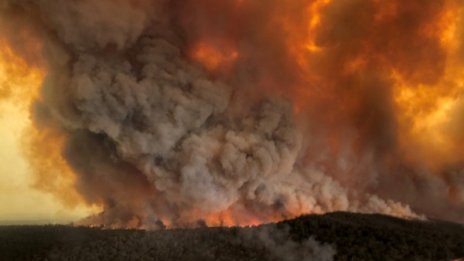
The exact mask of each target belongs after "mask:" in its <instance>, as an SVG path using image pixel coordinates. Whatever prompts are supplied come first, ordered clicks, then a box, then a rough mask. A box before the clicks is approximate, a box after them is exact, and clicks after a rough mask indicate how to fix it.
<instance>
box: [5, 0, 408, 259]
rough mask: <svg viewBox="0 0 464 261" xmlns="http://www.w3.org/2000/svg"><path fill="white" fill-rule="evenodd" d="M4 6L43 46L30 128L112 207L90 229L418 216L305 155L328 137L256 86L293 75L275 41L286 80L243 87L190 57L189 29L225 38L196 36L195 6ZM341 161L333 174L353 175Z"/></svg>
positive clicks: (246, 70)
mask: <svg viewBox="0 0 464 261" xmlns="http://www.w3.org/2000/svg"><path fill="white" fill-rule="evenodd" d="M203 2H204V1H203ZM203 2H202V3H203ZM1 3H2V10H3V13H4V14H8V15H10V16H14V17H18V16H19V17H27V19H28V20H25V22H24V24H25V26H30V27H33V28H34V30H35V31H36V32H37V34H38V35H39V36H40V38H41V39H42V40H43V43H44V56H45V58H46V61H47V65H46V66H47V70H48V75H47V78H46V79H45V82H44V84H43V88H42V97H41V99H40V100H39V101H37V103H36V104H35V106H34V113H35V119H34V120H35V121H36V122H37V125H39V126H45V127H47V128H55V129H59V130H60V131H62V132H63V133H65V134H66V137H67V138H66V143H65V148H64V149H63V155H64V157H65V159H66V160H67V162H68V164H69V165H70V166H71V167H72V168H73V170H74V172H75V174H76V177H77V185H76V186H77V190H78V191H79V193H80V194H81V195H82V196H83V197H84V198H85V200H86V201H87V202H89V203H100V204H103V206H104V212H103V213H101V214H100V215H98V216H95V217H91V218H90V219H89V220H86V221H85V222H89V223H92V224H95V223H101V224H104V225H109V226H127V225H129V224H133V222H134V220H135V222H136V223H137V225H138V226H165V225H168V226H186V225H191V224H195V222H198V221H199V220H203V221H205V222H209V218H210V217H211V216H217V217H219V219H221V217H222V214H223V213H225V212H227V213H229V215H230V216H231V217H230V218H231V219H232V222H233V223H235V224H243V223H245V224H246V223H249V222H251V221H252V220H255V219H259V220H260V221H262V222H269V221H275V220H276V219H282V218H287V217H294V216H295V215H299V214H302V213H323V212H328V211H335V210H343V211H361V212H375V213H385V214H392V215H400V216H407V217H416V216H417V215H416V214H415V213H413V211H411V210H410V208H409V207H408V206H406V205H404V204H401V203H397V202H394V201H391V200H385V199H382V198H381V197H379V196H376V195H374V194H373V193H371V192H369V191H368V189H363V190H357V189H350V187H349V186H348V187H346V186H344V184H346V183H345V182H339V181H337V177H338V178H340V176H337V175H329V174H328V172H329V171H328V169H329V168H330V167H328V166H322V165H321V164H318V163H317V162H315V161H310V160H309V162H308V153H307V151H308V150H311V153H310V154H312V155H316V156H315V157H313V159H315V160H316V159H317V158H318V156H321V155H323V154H324V151H323V147H321V146H318V145H317V139H318V136H317V131H314V132H311V131H309V130H311V128H314V129H320V128H321V127H320V126H316V125H317V122H314V123H313V122H311V123H309V124H302V123H300V120H299V119H297V118H296V117H295V115H294V112H293V104H292V101H291V100H290V99H289V98H287V97H285V96H283V95H280V94H279V93H277V92H272V91H269V92H265V91H263V90H262V89H260V88H258V87H253V86H254V84H256V85H262V84H263V83H262V81H259V80H257V79H260V77H261V76H262V75H263V74H266V75H268V77H269V79H270V81H269V82H270V83H269V85H270V86H271V89H272V88H274V87H275V86H277V85H281V84H282V83H283V82H285V81H287V78H288V77H291V73H289V74H286V73H285V72H287V70H289V69H288V67H289V66H286V63H288V61H285V59H284V58H282V57H283V56H284V55H283V54H278V53H276V54H275V56H274V57H273V58H275V59H271V58H269V57H268V56H267V53H266V52H269V53H272V52H273V51H274V50H279V48H281V46H279V44H278V42H277V44H276V46H272V44H271V43H269V45H270V47H269V49H268V51H262V52H259V54H261V55H262V57H263V59H262V60H261V61H268V60H269V61H275V62H277V63H278V62H281V63H282V68H283V69H282V71H281V72H280V73H281V74H280V73H276V74H275V75H273V74H272V73H269V71H272V70H274V68H273V67H274V66H275V65H272V66H271V65H263V67H262V68H259V66H258V65H257V64H259V63H258V60H255V59H254V58H255V57H253V59H252V60H251V61H252V62H249V61H248V62H249V63H246V62H247V61H244V60H239V61H238V62H237V64H238V66H241V65H243V66H241V67H240V68H239V69H236V70H235V71H234V72H233V73H232V75H233V77H232V76H230V75H227V76H221V75H219V76H218V75H211V73H208V72H207V71H205V70H204V69H203V68H202V67H201V66H200V65H198V64H197V63H195V62H194V61H192V60H191V59H190V58H189V56H188V55H187V54H186V50H187V49H188V48H189V47H190V45H191V44H192V43H191V42H190V41H193V39H194V38H195V37H194V36H192V35H193V34H194V33H192V32H198V35H202V34H204V32H208V33H209V32H211V35H214V34H218V35H219V34H221V32H220V30H218V31H216V30H213V29H212V27H214V26H211V25H209V26H205V27H202V26H201V24H202V22H201V21H200V22H199V21H198V20H194V21H195V22H196V23H198V24H195V23H194V24H191V26H192V28H191V30H192V31H191V32H190V31H187V32H186V30H187V29H190V28H187V27H185V24H186V23H187V22H186V20H187V21H188V17H187V16H183V17H182V19H179V20H182V21H177V20H176V18H177V17H176V15H178V14H180V13H184V12H185V10H184V8H186V7H188V6H190V5H192V4H193V3H192V2H191V1H189V2H188V4H186V5H185V6H182V4H181V3H177V2H176V1H143V0H140V1H128V0H118V1H110V0H102V1H65V0H62V1H50V0H39V1H2V2H1ZM301 4H302V2H301V3H300V1H295V3H294V6H298V5H301ZM199 5H200V6H201V4H199ZM213 6H214V5H213ZM274 6H279V5H277V4H275V5H274ZM264 10H266V9H264ZM270 11H272V10H270ZM272 12H273V11H272ZM272 12H270V13H272ZM192 17H195V15H192ZM263 17H264V18H265V17H266V16H263ZM263 17H261V18H258V23H263V21H264V18H263ZM192 19H193V18H192ZM32 22H34V25H31V23H32ZM6 24H8V22H6ZM187 24H188V23H187ZM205 28H207V29H205ZM214 32H215V33H214ZM258 37H259V36H256V38H255V39H251V40H250V42H246V40H243V41H244V42H245V43H243V46H244V47H243V48H242V49H243V50H244V52H245V53H246V50H248V52H250V53H252V52H253V50H255V49H253V48H254V47H253V44H254V43H260V42H261V41H263V39H258ZM13 38H14V37H13ZM270 40H271V39H270ZM250 50H251V51H250ZM256 56H259V55H258V54H257V55H256ZM256 59H257V58H256ZM261 61H260V62H261ZM253 62H254V63H255V64H254V63H253ZM254 66H257V67H258V68H257V69H255V70H253V67H254ZM290 67H291V66H290ZM284 68H285V69H284ZM276 72H279V71H278V70H276ZM258 82H259V84H258ZM283 88H285V87H283ZM379 88H381V87H379ZM315 106H316V107H317V106H319V105H317V104H315ZM316 119H317V117H316ZM308 129H309V130H308ZM308 133H309V135H308ZM311 133H314V136H311ZM366 135H371V133H367V134H366ZM372 135H373V134H372ZM379 146H380V145H379ZM382 149H384V148H382ZM318 154H319V155H318ZM366 155H367V156H366V158H369V156H368V154H366ZM343 160H344V162H345V163H343V162H340V161H339V162H336V164H335V165H337V166H341V165H345V166H346V165H350V164H354V163H351V162H350V157H349V156H347V157H344V159H343ZM372 161H375V160H372ZM366 162H368V163H366V165H369V164H373V163H372V162H371V161H370V160H369V159H367V160H366ZM364 163H365V162H361V164H364ZM346 169H349V167H346ZM371 169H375V167H372V168H371ZM374 172H375V171H374ZM345 173H349V171H348V170H347V171H345ZM334 176H335V178H334ZM374 176H375V175H374ZM345 178H346V177H345ZM340 179H343V178H340ZM366 179H369V178H366ZM386 194H388V193H386ZM220 222H225V221H223V220H220ZM308 244H313V242H312V241H311V242H308ZM271 247H272V246H271ZM290 248H291V246H290ZM329 252H330V251H329ZM329 256H330V255H328V256H327V258H326V259H324V260H329V259H330V258H329ZM295 260H296V259H295ZM299 260H302V259H299Z"/></svg>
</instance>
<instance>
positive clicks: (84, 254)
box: [0, 212, 464, 261]
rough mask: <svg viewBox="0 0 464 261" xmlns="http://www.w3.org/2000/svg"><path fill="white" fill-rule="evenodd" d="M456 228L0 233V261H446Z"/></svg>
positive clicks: (358, 224) (354, 222) (359, 224)
mask: <svg viewBox="0 0 464 261" xmlns="http://www.w3.org/2000/svg"><path fill="white" fill-rule="evenodd" d="M458 257H464V227H463V226H461V225H458V224H452V223H447V222H439V221H433V222H423V221H408V220H402V219H397V218H393V217H388V216H382V215H366V214H354V213H341V212H340V213H331V214H326V215H308V216H302V217H300V218H297V219H294V220H288V221H284V222H280V223H278V224H268V225H263V226H260V227H254V228H196V229H176V230H163V231H142V230H105V229H100V228H85V227H71V226H4V227H0V260H185V261H189V260H202V261H205V260H260V261H261V260H295V261H296V260H332V259H334V260H451V259H455V258H458Z"/></svg>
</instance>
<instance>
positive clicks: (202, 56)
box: [192, 42, 239, 72]
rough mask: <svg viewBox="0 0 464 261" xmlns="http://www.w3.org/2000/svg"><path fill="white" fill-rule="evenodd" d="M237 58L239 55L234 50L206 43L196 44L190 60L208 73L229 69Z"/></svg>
mask: <svg viewBox="0 0 464 261" xmlns="http://www.w3.org/2000/svg"><path fill="white" fill-rule="evenodd" d="M238 57H239V53H238V52H237V51H236V50H234V49H232V48H230V47H228V46H219V45H218V46H216V45H214V44H211V43H208V42H200V43H198V44H197V45H196V46H195V47H194V48H193V52H192V58H193V59H194V60H195V61H197V62H198V63H200V64H201V65H202V66H203V67H205V68H206V69H207V70H208V71H210V72H214V71H217V70H220V69H226V68H229V67H230V66H232V65H233V63H234V62H235V61H236V60H237V59H238Z"/></svg>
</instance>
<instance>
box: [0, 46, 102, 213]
mask: <svg viewBox="0 0 464 261" xmlns="http://www.w3.org/2000/svg"><path fill="white" fill-rule="evenodd" d="M30 40H31V44H30V47H32V49H31V48H30V49H29V50H28V51H29V52H40V49H41V46H40V44H39V42H37V41H34V40H32V39H30ZM39 64H41V62H40V61H36V63H35V64H32V65H31V64H29V63H28V62H27V61H26V60H24V59H23V58H22V57H21V56H19V55H18V54H17V53H15V51H14V50H13V49H12V48H10V45H9V43H8V42H7V41H6V40H4V39H2V40H0V117H1V114H2V113H4V112H5V113H6V112H7V110H6V108H10V109H8V110H9V111H11V112H13V113H14V115H9V116H8V118H12V119H14V120H11V121H10V122H9V123H8V124H7V125H4V126H2V131H5V132H9V131H16V132H19V133H15V136H16V139H17V140H15V143H16V146H17V148H14V150H18V151H19V152H20V154H18V155H15V157H18V159H17V160H18V161H21V162H22V161H24V162H27V163H28V164H29V166H30V168H32V172H33V174H32V175H31V176H29V174H26V173H21V170H19V169H17V170H16V171H18V173H15V172H13V173H3V174H4V175H16V176H18V177H19V176H21V175H26V176H27V178H28V179H30V180H27V181H26V183H27V184H29V183H32V184H33V187H35V188H38V189H39V190H41V191H47V192H50V193H51V194H54V195H56V196H57V198H58V199H59V200H60V201H61V203H63V204H64V205H66V206H68V207H70V208H71V209H73V210H72V211H70V213H63V214H64V215H65V216H66V215H72V216H73V215H77V216H82V215H88V214H89V213H91V212H93V211H96V210H97V208H96V207H93V210H91V209H90V208H89V209H88V208H86V207H85V205H83V204H82V203H83V202H82V198H81V196H80V195H79V194H78V193H77V191H76V189H75V176H74V175H73V173H72V172H71V170H70V169H69V167H68V166H67V164H66V163H65V161H64V160H63V158H62V155H61V150H62V147H63V145H62V144H63V139H64V137H63V136H60V134H59V133H57V132H56V131H53V130H41V129H38V128H37V126H36V125H35V124H34V123H33V122H32V121H31V118H32V115H31V110H30V108H31V106H32V104H33V103H34V102H35V101H36V100H37V99H39V97H40V92H39V90H40V86H41V85H42V82H43V79H44V77H45V75H46V72H45V71H44V69H43V68H41V67H39ZM21 152H22V153H21ZM4 164H9V163H7V162H5V163H4ZM25 171H27V172H29V170H25ZM31 193H35V192H31ZM31 195H32V194H30V195H29V194H27V195H24V196H25V197H27V196H31ZM18 200H21V199H18ZM25 200H27V199H25ZM44 204H45V203H44ZM78 206H79V207H78ZM32 211H33V210H32ZM71 212H73V214H71Z"/></svg>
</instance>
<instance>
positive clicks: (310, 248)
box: [241, 226, 336, 261]
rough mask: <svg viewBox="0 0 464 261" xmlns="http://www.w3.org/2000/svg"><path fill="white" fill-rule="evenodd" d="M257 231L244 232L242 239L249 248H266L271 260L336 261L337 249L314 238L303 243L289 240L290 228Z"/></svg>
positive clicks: (258, 229)
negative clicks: (256, 246)
mask: <svg viewBox="0 0 464 261" xmlns="http://www.w3.org/2000/svg"><path fill="white" fill-rule="evenodd" d="M256 229H257V230H244V231H242V235H241V236H242V237H243V241H244V244H245V245H247V246H255V245H258V246H259V248H265V249H267V250H268V253H269V257H268V259H269V260H283V261H296V260H304V261H310V260H317V261H331V260H334V257H335V254H336V250H335V247H334V246H332V245H328V244H321V243H319V242H317V241H316V240H315V239H313V238H308V239H306V240H303V241H302V242H296V241H293V240H289V238H290V233H289V227H286V226H283V227H281V228H279V229H277V228H276V227H271V226H262V227H259V228H256Z"/></svg>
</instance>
